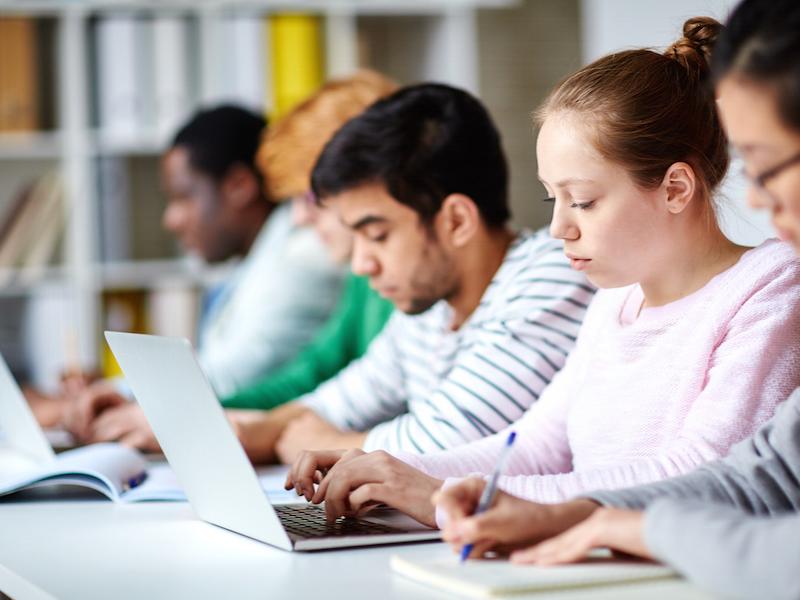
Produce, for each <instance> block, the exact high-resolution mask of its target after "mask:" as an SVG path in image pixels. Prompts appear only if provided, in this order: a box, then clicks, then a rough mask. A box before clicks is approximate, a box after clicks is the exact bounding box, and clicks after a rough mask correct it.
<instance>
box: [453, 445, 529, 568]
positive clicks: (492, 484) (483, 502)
mask: <svg viewBox="0 0 800 600" xmlns="http://www.w3.org/2000/svg"><path fill="white" fill-rule="evenodd" d="M516 437H517V432H516V431H512V432H511V433H509V434H508V439H507V440H506V443H505V446H503V449H502V450H501V451H500V456H499V457H498V459H497V465H496V466H495V468H494V472H493V473H492V476H491V478H490V479H489V483H487V484H486V487H485V488H483V493H482V494H481V497H480V499H479V500H478V506H477V508H476V509H475V512H474V513H473V514H475V515H479V514H480V513H482V512H484V511H485V510H486V509H487V508H489V507H490V506H491V505H492V502H493V501H494V497H495V494H496V493H497V481H498V479H500V475H501V474H502V472H503V469H504V468H505V464H506V462H507V461H508V457H509V455H510V454H511V447H512V446H513V444H514V439H515V438H516ZM472 549H473V545H472V544H466V545H465V546H464V547H463V548H462V549H461V562H464V561H465V560H466V559H467V557H468V556H469V555H470V553H471V552H472Z"/></svg>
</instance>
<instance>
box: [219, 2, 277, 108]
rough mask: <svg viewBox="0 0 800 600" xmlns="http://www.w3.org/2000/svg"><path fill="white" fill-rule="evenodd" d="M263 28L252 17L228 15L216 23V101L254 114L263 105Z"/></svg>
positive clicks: (264, 68)
mask: <svg viewBox="0 0 800 600" xmlns="http://www.w3.org/2000/svg"><path fill="white" fill-rule="evenodd" d="M266 32H267V30H266V27H265V24H264V19H263V18H261V17H259V16H255V15H231V16H226V17H224V18H223V19H222V20H221V22H220V36H221V42H222V43H221V48H222V49H223V50H224V54H223V55H222V56H220V63H219V66H220V68H221V73H220V75H221V78H220V83H221V85H220V94H219V96H218V97H217V101H218V102H230V103H234V104H238V105H241V106H243V107H245V108H248V109H250V110H252V111H255V112H258V113H265V112H267V111H266V106H267V97H266V91H267V90H266V83H265V79H266V75H267V69H268V66H267V60H266V59H267V52H266V48H267V46H266V44H267V42H266V39H265V35H266Z"/></svg>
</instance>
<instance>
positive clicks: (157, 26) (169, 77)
mask: <svg viewBox="0 0 800 600" xmlns="http://www.w3.org/2000/svg"><path fill="white" fill-rule="evenodd" d="M152 27H153V54H154V56H155V64H154V65H153V94H154V98H153V111H154V121H155V122H154V127H155V135H156V139H157V140H158V142H159V143H161V144H163V145H165V146H166V144H167V143H168V141H169V139H170V137H171V136H172V135H174V134H175V132H176V131H177V129H178V127H180V126H181V125H182V124H183V122H184V121H185V120H186V119H187V118H188V117H189V114H190V113H191V111H192V108H193V105H194V98H193V94H192V77H191V73H192V65H191V63H190V60H189V56H190V48H189V42H190V35H189V23H188V22H187V21H186V19H185V18H183V17H182V16H180V15H170V14H167V15H159V16H156V17H155V18H154V19H153V26H152Z"/></svg>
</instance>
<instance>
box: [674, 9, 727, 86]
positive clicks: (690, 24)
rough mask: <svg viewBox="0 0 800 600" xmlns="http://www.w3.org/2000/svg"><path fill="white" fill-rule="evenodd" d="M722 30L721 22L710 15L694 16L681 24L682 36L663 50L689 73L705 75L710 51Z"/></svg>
mask: <svg viewBox="0 0 800 600" xmlns="http://www.w3.org/2000/svg"><path fill="white" fill-rule="evenodd" d="M721 32H722V24H721V23H720V22H719V21H717V20H716V19H712V18H711V17H694V18H692V19H689V20H688V21H686V22H685V23H684V24H683V37H682V38H680V39H679V40H678V41H677V42H675V43H674V44H672V45H671V46H670V47H669V48H667V50H666V52H664V55H665V56H668V57H670V58H673V59H675V60H676V61H678V62H679V63H680V64H681V65H683V67H684V68H685V69H686V70H687V71H688V72H689V73H690V74H691V75H694V76H696V77H698V78H701V77H705V76H706V75H707V74H708V72H709V69H710V61H711V51H712V49H713V48H714V44H716V42H717V38H718V37H719V34H720V33H721Z"/></svg>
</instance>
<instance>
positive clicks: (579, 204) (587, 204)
mask: <svg viewBox="0 0 800 600" xmlns="http://www.w3.org/2000/svg"><path fill="white" fill-rule="evenodd" d="M555 201H556V199H555V197H554V196H551V197H548V198H543V199H542V202H550V203H554V202H555ZM594 202H595V201H594V200H589V201H588V202H573V203H572V204H570V205H569V207H570V208H577V209H580V210H588V209H590V208H592V206H594Z"/></svg>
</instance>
